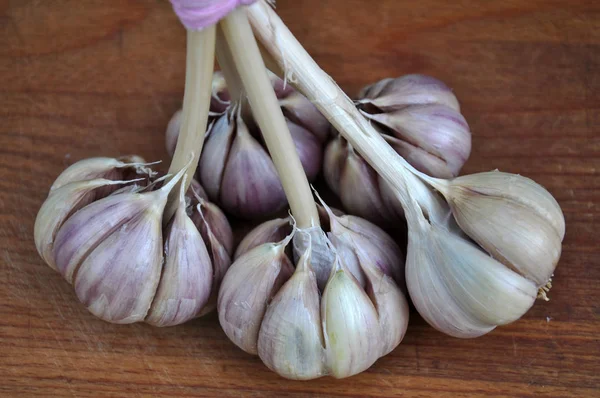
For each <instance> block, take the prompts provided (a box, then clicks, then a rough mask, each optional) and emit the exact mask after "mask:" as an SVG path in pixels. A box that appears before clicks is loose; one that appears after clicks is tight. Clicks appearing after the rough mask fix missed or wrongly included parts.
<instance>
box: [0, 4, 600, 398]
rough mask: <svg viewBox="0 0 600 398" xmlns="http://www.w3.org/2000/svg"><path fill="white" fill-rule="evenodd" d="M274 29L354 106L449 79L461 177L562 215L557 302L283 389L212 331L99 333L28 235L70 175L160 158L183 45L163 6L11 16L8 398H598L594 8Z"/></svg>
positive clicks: (5, 204) (5, 217)
mask: <svg viewBox="0 0 600 398" xmlns="http://www.w3.org/2000/svg"><path fill="white" fill-rule="evenodd" d="M278 12H279V13H280V15H281V16H282V18H283V19H284V20H285V21H286V22H287V23H288V25H289V27H290V29H291V30H292V31H293V32H294V33H295V34H296V35H297V36H298V38H299V39H300V40H301V42H303V43H304V44H305V45H306V47H307V49H308V50H309V51H310V52H311V53H312V54H313V55H314V57H315V58H316V59H317V61H318V62H319V63H320V64H321V65H322V66H323V67H324V69H326V70H327V71H328V72H329V73H330V74H331V75H332V76H333V77H334V78H335V79H336V80H337V81H338V82H339V83H340V85H341V86H342V87H343V88H344V89H345V90H347V91H348V92H349V93H350V94H354V93H356V92H357V90H358V89H359V88H360V87H361V86H363V85H364V84H366V83H369V82H373V81H375V80H378V79H380V78H383V77H387V76H396V75H401V74H405V73H412V72H420V73H428V74H432V75H434V76H437V77H439V78H441V79H443V80H445V81H446V82H447V83H448V84H449V85H450V86H452V87H453V88H454V90H455V92H456V94H457V95H458V97H459V98H460V100H461V103H462V105H463V111H464V113H465V115H466V117H467V119H468V120H469V122H470V124H471V127H472V131H473V134H474V147H473V156H472V158H471V159H470V161H469V163H468V164H467V167H466V168H465V171H466V172H474V171H481V170H490V169H494V168H499V169H502V170H506V171H510V172H517V173H521V174H524V175H527V176H530V177H532V178H534V179H536V180H537V181H538V182H540V183H542V184H544V185H545V186H546V187H547V188H548V189H549V190H550V191H551V192H552V193H553V194H554V195H555V196H556V197H557V199H558V200H559V202H560V203H561V205H562V207H563V209H564V211H565V216H566V221H567V235H566V239H565V242H564V253H563V256H562V258H561V261H560V265H559V267H558V269H557V271H556V275H555V283H554V288H553V289H552V291H551V295H550V297H551V301H550V302H548V303H544V302H539V303H537V304H536V306H535V307H534V308H533V309H532V310H531V311H530V312H529V313H528V314H527V315H526V316H525V317H524V318H523V319H521V320H519V321H518V322H516V323H514V324H512V325H509V326H505V327H501V328H498V329H497V330H496V331H494V332H493V333H490V334H489V335H487V336H484V337H481V338H479V339H475V340H459V339H454V338H450V337H447V336H445V335H442V334H440V333H438V332H436V331H435V330H433V329H432V328H431V327H429V326H428V325H426V324H425V323H424V322H423V321H422V320H421V319H420V318H419V317H418V316H417V315H416V314H412V319H411V324H410V327H409V330H408V334H407V336H406V338H405V340H404V342H403V343H402V344H401V345H400V346H399V347H398V348H397V349H396V350H395V351H394V352H393V353H392V354H390V355H388V356H386V357H385V358H382V359H381V360H379V361H378V362H377V363H376V364H375V366H373V367H372V368H371V369H370V370H369V371H367V372H365V373H363V374H361V375H359V376H356V377H353V378H350V379H348V380H344V381H336V380H334V379H331V378H324V379H320V380H316V381H311V382H290V381H286V380H283V379H281V378H279V377H277V376H276V375H274V374H273V373H271V372H270V371H268V370H267V369H266V368H265V367H264V366H263V365H262V364H261V362H260V361H259V360H258V359H257V358H254V357H251V356H249V355H247V354H245V353H243V352H242V351H240V350H239V349H236V348H235V347H234V346H233V344H232V343H230V342H229V341H228V340H227V338H226V337H225V335H224V334H223V333H222V332H221V330H220V327H219V325H218V322H217V319H216V316H215V315H211V316H208V317H207V318H204V319H200V320H196V321H194V322H191V323H189V324H186V325H183V326H180V327H175V328H167V329H156V328H152V327H150V326H146V325H131V326H116V325H110V324H107V323H104V322H102V321H100V320H98V319H95V318H94V317H93V316H91V315H90V314H89V313H88V312H87V311H86V310H85V309H84V308H83V307H82V306H81V305H80V304H79V303H78V301H77V299H76V297H75V295H74V293H73V291H72V289H71V287H70V286H68V285H67V283H66V282H64V281H63V280H62V279H61V278H60V277H59V276H58V274H56V273H55V272H53V271H52V270H51V269H50V268H48V267H47V266H45V265H44V264H43V263H42V261H41V259H40V258H39V257H38V255H37V253H36V251H35V248H34V245H33V241H32V235H33V222H34V218H35V215H36V213H37V210H38V209H39V206H40V204H41V203H42V201H43V200H44V198H45V196H46V194H47V191H48V188H49V186H50V184H51V183H52V181H53V180H54V178H55V177H56V176H57V175H58V173H59V172H60V171H61V170H62V169H63V168H65V167H66V166H67V165H69V164H70V163H72V162H73V161H75V160H78V159H81V158H85V157H89V156H98V155H107V156H114V155H123V154H127V153H138V154H140V155H143V156H144V157H146V158H147V159H166V153H165V150H164V149H163V148H164V146H163V132H164V128H165V126H166V123H167V121H168V119H169V117H170V116H171V114H172V113H173V112H174V111H175V109H177V107H179V106H180V103H181V96H182V92H183V79H184V65H185V62H184V57H185V55H184V50H185V41H184V40H185V34H184V31H183V29H182V28H181V27H180V25H179V24H178V22H177V20H176V18H175V17H174V15H173V14H172V12H171V9H170V5H169V3H168V2H167V1H165V0H163V1H156V0H121V1H116V0H111V1H106V0H85V1H78V0H43V1H42V0H35V1H34V0H19V1H16V0H15V1H9V0H0V82H1V85H0V118H1V123H0V192H2V193H1V194H0V238H1V239H0V396H5V397H17V396H18V397H34V396H41V397H49V396H74V397H97V396H106V397H129V396H131V397H150V396H220V397H227V396H235V397H237V396H248V397H263V396H268V397H269V396H270V397H303V396H323V397H325V396H338V397H342V396H361V397H389V396H405V397H423V396H430V395H431V396H433V395H435V396H441V397H475V396H487V397H515V396H519V397H534V396H548V397H593V396H595V397H598V396H600V374H599V373H600V341H599V337H598V334H599V332H600V304H599V299H600V245H599V239H598V230H599V229H600V222H599V220H600V3H599V2H597V1H592V0H589V1H574V0H571V1H564V0H562V1H560V0H528V1H524V0H505V1H487V2H483V1H479V0H458V1H454V2H447V1H445V0H421V1H417V2H408V1H396V0H381V1H377V2H372V1H367V2H365V1H358V0H305V1H301V2H298V1H285V0H281V1H280V2H279V4H278Z"/></svg>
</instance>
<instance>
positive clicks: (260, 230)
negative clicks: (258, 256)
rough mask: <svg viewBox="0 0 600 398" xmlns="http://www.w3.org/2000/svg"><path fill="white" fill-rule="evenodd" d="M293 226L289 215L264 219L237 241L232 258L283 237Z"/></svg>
mask: <svg viewBox="0 0 600 398" xmlns="http://www.w3.org/2000/svg"><path fill="white" fill-rule="evenodd" d="M292 230H293V226H292V220H291V219H290V217H286V218H276V219H274V220H269V221H265V222H264V223H262V224H260V225H258V226H257V227H256V228H254V229H253V230H252V231H250V232H249V233H248V234H246V236H245V237H244V239H242V241H241V242H240V243H239V245H238V246H237V249H236V250H235V255H234V256H233V258H234V259H237V258H238V257H240V256H241V255H243V254H245V253H247V252H249V251H250V250H252V249H254V248H255V247H257V246H260V245H262V244H264V243H275V242H279V241H281V240H283V239H285V237H286V236H288V235H290V234H291V233H292Z"/></svg>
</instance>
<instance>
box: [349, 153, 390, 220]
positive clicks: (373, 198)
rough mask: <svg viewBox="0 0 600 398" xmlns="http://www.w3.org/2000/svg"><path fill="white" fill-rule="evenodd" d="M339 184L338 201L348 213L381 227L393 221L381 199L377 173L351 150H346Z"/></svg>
mask: <svg viewBox="0 0 600 398" xmlns="http://www.w3.org/2000/svg"><path fill="white" fill-rule="evenodd" d="M339 184H340V200H341V201H342V204H343V206H344V208H345V209H346V210H348V212H350V213H352V214H355V215H357V216H359V217H363V218H366V219H368V220H371V221H373V222H376V223H379V224H381V225H385V224H389V223H390V221H392V220H393V215H392V214H391V213H390V211H389V209H388V208H387V207H386V206H385V204H384V203H383V200H382V198H381V194H380V192H379V186H378V177H377V173H376V172H375V170H373V168H371V166H369V165H368V163H367V162H365V160H364V159H363V158H362V157H361V156H360V155H359V154H357V153H356V152H355V151H354V150H353V149H352V148H350V149H349V150H348V155H347V158H346V163H345V165H344V168H343V170H342V172H341V175H340V182H339Z"/></svg>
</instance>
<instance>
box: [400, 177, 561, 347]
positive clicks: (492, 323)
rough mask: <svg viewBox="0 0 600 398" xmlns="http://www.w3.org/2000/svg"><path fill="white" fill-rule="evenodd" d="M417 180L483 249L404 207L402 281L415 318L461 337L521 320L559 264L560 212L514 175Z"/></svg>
mask: <svg viewBox="0 0 600 398" xmlns="http://www.w3.org/2000/svg"><path fill="white" fill-rule="evenodd" d="M422 177H423V178H424V179H425V180H426V181H427V182H429V183H430V184H431V185H432V186H434V187H435V188H436V189H438V190H439V191H440V192H441V193H442V194H443V195H444V197H445V198H446V199H447V201H448V205H449V207H450V209H451V211H452V214H453V215H454V218H455V219H456V222H457V223H458V225H459V226H460V228H461V231H463V232H464V233H466V234H467V235H468V236H469V237H470V238H472V239H473V240H474V241H475V242H477V243H478V244H479V245H480V246H481V247H478V246H476V245H474V244H473V243H471V242H470V241H468V240H467V239H466V238H465V237H463V236H460V235H458V234H457V233H455V232H453V231H449V230H448V229H447V228H446V227H444V226H441V225H440V224H439V223H437V222H435V221H428V220H426V219H425V217H423V215H422V214H421V213H420V210H419V209H418V207H417V206H416V203H415V202H412V206H410V203H411V202H410V201H406V203H408V204H409V205H408V206H409V207H410V210H409V211H408V212H407V213H406V214H407V220H408V221H409V230H410V233H409V243H408V252H407V260H406V279H407V285H408V291H409V293H410V297H411V299H412V301H413V303H414V305H415V307H416V308H417V310H418V311H419V313H420V314H421V316H423V318H425V320H426V321H427V322H428V323H429V324H431V325H432V326H434V327H435V328H436V329H438V330H440V331H442V332H444V333H447V334H449V335H452V336H456V337H462V338H470V337H477V336H480V335H483V334H485V333H488V332H489V331H491V330H492V329H494V328H495V327H496V326H498V325H504V324H507V323H510V322H513V321H515V320H517V319H519V318H520V317H521V316H523V315H524V314H525V313H526V312H527V311H528V310H529V308H531V306H532V305H533V303H534V301H535V299H536V298H537V297H538V291H539V289H544V286H545V285H546V284H547V283H548V282H549V281H550V278H551V276H552V274H553V272H554V269H555V268H556V265H557V263H558V259H559V257H560V252H561V241H562V238H563V236H564V231H565V224H564V217H563V214H562V211H561V210H560V207H559V205H558V204H557V203H556V201H555V200H554V198H553V197H552V195H550V193H548V191H546V190H545V189H544V188H543V187H541V186H540V185H538V184H536V183H535V182H533V181H532V180H530V179H528V178H525V177H522V176H519V175H514V174H509V173H501V172H498V171H494V172H488V173H478V174H473V175H467V176H462V177H458V178H455V179H453V180H440V179H434V178H430V177H427V176H424V175H422ZM414 209H416V210H414ZM482 248H483V249H484V250H485V251H484V250H482ZM486 252H487V253H486ZM488 253H489V254H488ZM490 255H491V256H490ZM542 297H545V292H544V293H543V294H542Z"/></svg>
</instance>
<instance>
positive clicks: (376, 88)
mask: <svg viewBox="0 0 600 398" xmlns="http://www.w3.org/2000/svg"><path fill="white" fill-rule="evenodd" d="M359 98H360V99H359V100H358V101H356V104H357V106H358V108H359V109H360V111H361V113H362V114H363V115H364V116H365V117H367V118H368V119H369V120H371V121H372V122H373V126H374V127H375V128H376V129H377V131H378V132H379V133H380V134H381V135H382V136H383V138H384V139H385V140H386V141H387V143H388V144H389V145H391V147H392V148H393V149H394V150H395V151H396V152H397V153H398V154H400V155H401V156H402V157H404V158H405V159H406V160H407V161H408V162H409V163H411V164H412V165H413V166H414V167H415V168H416V169H417V170H420V171H422V172H424V173H426V174H428V175H431V176H434V177H442V178H450V177H454V176H456V175H458V172H459V171H460V169H461V167H462V166H463V164H464V163H465V162H466V160H467V158H468V157H469V154H470V151H471V133H470V132H469V126H468V125H467V122H466V121H465V119H464V117H463V116H462V115H461V113H460V107H459V104H458V101H457V99H456V97H455V95H454V94H453V93H452V91H451V90H450V89H449V88H448V87H447V86H446V85H445V84H444V83H443V82H441V81H439V80H437V79H435V78H433V77H429V76H424V75H406V76H403V77H399V78H396V79H392V78H389V79H384V80H381V81H379V82H377V83H375V84H372V85H370V86H367V87H365V88H364V89H362V90H361V93H360V94H359ZM323 169H324V173H325V179H326V181H327V184H328V185H329V187H330V188H331V189H332V190H333V191H334V192H335V193H336V194H337V195H338V196H339V197H340V200H341V201H342V203H343V205H344V207H345V208H346V210H348V211H349V212H351V213H352V214H356V215H359V216H361V217H364V218H367V219H369V220H371V221H373V222H376V223H377V224H379V225H391V224H394V223H396V222H397V221H398V219H399V218H401V217H402V214H403V211H402V206H401V205H400V203H399V202H398V201H397V199H396V198H395V195H394V194H393V193H391V192H390V188H389V186H388V184H387V183H386V182H385V180H384V179H383V178H381V177H379V176H378V175H377V173H376V172H375V170H373V168H371V166H369V164H368V163H367V162H366V161H365V160H364V159H363V158H362V157H361V156H360V155H359V154H358V153H357V152H356V151H355V150H354V148H352V145H350V144H349V143H348V142H347V141H346V140H345V139H344V138H343V137H342V136H341V135H337V137H335V138H334V139H333V140H332V141H331V142H330V143H329V144H328V146H327V148H326V150H325V160H324V166H323ZM357 192H360V193H361V195H357V194H356V193H357Z"/></svg>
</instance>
